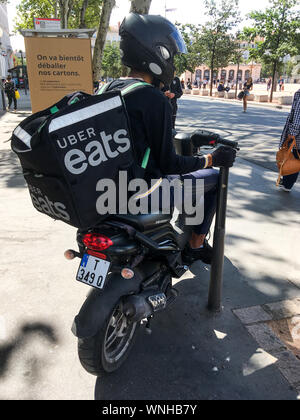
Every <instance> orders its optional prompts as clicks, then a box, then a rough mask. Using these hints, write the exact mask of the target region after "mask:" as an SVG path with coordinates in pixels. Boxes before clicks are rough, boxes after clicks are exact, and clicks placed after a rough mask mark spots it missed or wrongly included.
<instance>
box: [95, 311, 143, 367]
mask: <svg viewBox="0 0 300 420" xmlns="http://www.w3.org/2000/svg"><path fill="white" fill-rule="evenodd" d="M121 309H122V308H121V305H118V306H117V308H116V309H115V310H114V312H113V314H112V316H111V318H110V320H109V322H108V325H107V329H106V332H105V337H104V343H103V356H104V359H105V361H106V363H108V364H110V365H112V364H114V363H117V362H118V361H119V360H120V359H121V358H122V357H123V356H124V355H125V354H126V352H127V350H128V348H129V346H130V343H131V341H132V338H133V336H134V333H135V331H136V327H137V322H132V323H130V322H129V320H128V318H127V317H126V315H124V314H123V313H122V311H121Z"/></svg>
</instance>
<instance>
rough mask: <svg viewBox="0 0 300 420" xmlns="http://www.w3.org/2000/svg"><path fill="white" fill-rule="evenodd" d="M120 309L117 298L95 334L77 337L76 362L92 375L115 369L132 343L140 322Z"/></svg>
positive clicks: (125, 355)
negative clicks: (116, 302) (132, 319)
mask: <svg viewBox="0 0 300 420" xmlns="http://www.w3.org/2000/svg"><path fill="white" fill-rule="evenodd" d="M121 309H122V303H121V301H120V302H119V303H118V304H117V305H116V307H115V308H114V309H113V310H112V312H111V313H110V314H109V316H108V317H107V319H106V321H105V322H104V324H103V326H102V327H101V329H99V331H98V333H97V334H96V335H94V336H92V337H87V338H83V339H81V338H79V339H78V356H79V360H80V363H81V365H82V366H83V368H84V369H85V370H86V371H87V372H88V373H90V374H92V375H95V376H100V375H101V374H103V373H104V372H106V373H107V372H108V373H110V372H114V371H115V370H117V369H118V368H119V367H120V366H121V365H122V364H123V363H124V361H125V360H126V359H127V357H128V355H129V352H130V350H131V348H132V346H133V344H134V341H135V338H136V335H137V331H138V329H139V326H140V324H139V323H137V322H130V321H129V320H128V318H127V317H126V316H125V315H124V314H123V313H122V311H121Z"/></svg>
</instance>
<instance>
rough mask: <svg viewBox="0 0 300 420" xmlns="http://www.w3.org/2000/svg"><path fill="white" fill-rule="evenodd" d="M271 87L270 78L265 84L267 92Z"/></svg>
mask: <svg viewBox="0 0 300 420" xmlns="http://www.w3.org/2000/svg"><path fill="white" fill-rule="evenodd" d="M271 85H272V77H269V79H268V82H267V90H270V88H271Z"/></svg>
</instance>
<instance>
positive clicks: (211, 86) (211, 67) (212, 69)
mask: <svg viewBox="0 0 300 420" xmlns="http://www.w3.org/2000/svg"><path fill="white" fill-rule="evenodd" d="M214 61H215V60H214V54H213V56H212V59H211V62H210V71H211V74H212V75H213V74H214V64H215V63H214ZM203 80H204V77H203ZM212 90H213V80H212V79H211V81H210V89H209V96H212Z"/></svg>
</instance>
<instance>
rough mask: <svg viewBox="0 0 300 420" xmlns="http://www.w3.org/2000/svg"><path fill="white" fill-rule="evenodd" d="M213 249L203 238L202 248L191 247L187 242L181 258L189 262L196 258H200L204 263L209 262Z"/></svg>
mask: <svg viewBox="0 0 300 420" xmlns="http://www.w3.org/2000/svg"><path fill="white" fill-rule="evenodd" d="M212 253H213V249H212V247H211V246H210V245H209V243H208V242H207V241H206V240H205V241H204V244H203V247H202V248H197V249H193V248H191V247H190V245H189V244H187V245H186V247H185V248H184V250H183V252H182V260H183V262H185V263H188V264H191V263H193V262H194V261H196V260H201V261H202V262H204V263H205V264H211V261H212Z"/></svg>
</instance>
